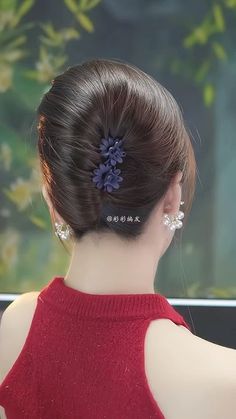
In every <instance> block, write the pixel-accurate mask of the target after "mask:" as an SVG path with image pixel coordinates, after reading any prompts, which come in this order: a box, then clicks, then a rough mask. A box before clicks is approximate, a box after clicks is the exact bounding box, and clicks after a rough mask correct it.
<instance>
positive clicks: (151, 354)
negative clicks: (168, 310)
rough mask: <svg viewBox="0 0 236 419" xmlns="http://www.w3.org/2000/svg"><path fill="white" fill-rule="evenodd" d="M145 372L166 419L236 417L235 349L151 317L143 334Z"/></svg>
mask: <svg viewBox="0 0 236 419" xmlns="http://www.w3.org/2000/svg"><path fill="white" fill-rule="evenodd" d="M145 372H146V376H147V380H148V383H149V387H150V390H151V392H152V394H153V396H154V399H155V400H156V401H157V403H158V405H159V407H160V409H161V410H162V412H163V414H164V415H165V417H166V419H179V418H181V419H189V418H190V417H191V419H199V418H201V419H222V418H223V417H225V418H226V417H227V418H232V419H233V418H235V417H236V413H235V412H236V350H234V349H231V348H227V347H224V346H221V345H217V344H215V343H212V342H209V341H207V340H205V339H202V338H200V337H197V336H196V335H194V334H192V333H191V332H190V331H189V330H188V329H187V328H185V327H184V326H178V325H176V324H175V323H173V322H172V321H171V320H168V319H158V320H153V321H152V322H151V323H150V325H149V327H148V330H147V333H146V337H145ZM170 401H171V402H170Z"/></svg>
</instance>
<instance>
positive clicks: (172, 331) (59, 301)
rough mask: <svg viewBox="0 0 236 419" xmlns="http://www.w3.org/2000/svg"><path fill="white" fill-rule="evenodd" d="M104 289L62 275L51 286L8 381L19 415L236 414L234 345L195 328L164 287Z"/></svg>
mask: <svg viewBox="0 0 236 419" xmlns="http://www.w3.org/2000/svg"><path fill="white" fill-rule="evenodd" d="M94 297H95V298H94ZM97 297H98V298H97ZM103 297H104V296H101V295H99V296H92V299H91V296H89V295H88V294H84V293H82V294H81V293H80V292H79V293H78V292H77V290H73V289H71V288H68V287H65V286H64V285H63V282H62V280H61V279H60V278H57V279H56V280H55V281H54V282H52V283H51V284H50V287H49V288H48V289H47V287H45V290H44V292H43V293H41V294H40V296H39V299H38V306H37V312H36V311H35V313H36V316H35V315H34V318H33V312H32V311H31V317H32V319H33V323H32V325H33V327H31V330H30V334H29V335H28V337H27V341H26V344H25V345H24V348H23V351H22V352H21V356H20V357H19V358H18V359H17V362H16V363H15V364H14V367H13V368H12V369H11V371H10V374H8V375H7V377H6V378H5V380H4V382H3V384H2V386H1V387H0V402H3V406H6V407H7V409H6V412H9V413H8V414H9V418H10V419H11V418H16V417H17V418H19V419H21V418H22V419H23V418H27V417H30V418H34V417H35V418H37V419H40V418H44V419H45V418H47V417H48V418H49V417H50V418H51V417H57V418H58V419H59V418H61V419H62V418H63V419H64V418H73V419H74V418H77V417H78V418H86V419H90V418H95V417H96V419H99V418H105V417H109V418H124V419H125V418H126V419H128V418H135V419H137V418H139V417H140V418H142V419H144V418H163V417H165V418H166V419H189V418H191V419H192V418H193V419H195V418H201V419H204V418H206V419H211V418H212V419H213V418H214V419H217V418H222V417H227V418H229V417H232V418H233V417H234V416H233V413H232V415H231V416H230V415H229V412H233V410H232V408H233V406H232V400H233V399H232V391H236V388H235V377H236V374H235V369H236V368H235V365H236V362H235V360H236V355H235V351H234V350H232V349H228V348H223V347H220V346H218V345H214V344H212V343H210V342H207V341H204V340H202V339H200V338H197V337H196V336H194V335H193V334H192V333H191V332H190V331H189V330H188V327H186V326H188V325H187V324H186V323H185V321H184V319H183V318H182V317H181V316H180V315H179V314H178V313H177V312H176V311H175V310H174V309H173V308H172V307H171V306H170V305H169V304H168V302H167V300H166V299H165V298H164V297H163V296H161V295H159V294H156V295H147V296H143V295H142V296H141V295H140V296H138V295H132V296H128V297H127V296H120V295H116V296H114V298H113V297H112V296H105V299H104V298H103ZM107 297H108V299H107ZM35 300H36V298H35ZM118 300H119V304H117V302H118ZM35 302H36V301H35ZM92 302H93V305H91V303H92ZM94 302H95V304H94ZM144 302H145V305H144V304H143V303H144ZM75 303H76V306H75ZM120 303H122V304H120ZM127 303H128V304H127ZM130 303H131V304H130ZM60 307H61V311H60ZM79 307H80V308H79ZM35 308H36V304H35ZM94 310H95V311H94ZM127 310H128V311H127ZM95 312H96V313H95ZM25 313H26V311H25ZM112 313H113V314H112ZM15 314H17V313H15ZM19 314H20V313H19ZM95 314H96V318H95V317H94V315H95ZM111 314H112V317H111V318H110V319H109V318H108V317H109V316H110V315H111ZM98 315H99V316H98ZM108 315H109V316H108ZM21 321H22V322H26V323H28V324H30V322H29V318H28V319H22V320H21ZM65 321H66V323H65ZM104 321H105V323H104ZM76 324H77V326H76ZM11 326H13V325H11ZM20 328H21V330H23V328H22V326H20ZM26 332H27V333H28V331H26ZM27 333H25V337H24V338H26V335H27ZM11 334H13V335H14V330H13V329H11V330H10V329H9V335H8V339H9V341H11V338H12V336H10V335H11ZM3 337H4V336H3ZM5 338H6V340H7V336H6V333H5ZM22 344H23V342H22ZM17 345H18V343H17V342H16V346H17ZM18 348H19V345H18ZM1 356H2V355H1ZM15 358H16V357H15ZM1 360H2V359H1ZM12 361H13V362H14V360H12ZM30 363H31V364H30ZM230 368H231V369H230ZM40 371H41V372H40ZM233 371H234V372H233ZM146 380H147V381H146ZM29 383H30V387H29ZM226 390H227V391H226ZM217 391H218V392H219V394H218V395H217V398H216V397H215V395H216V392H217ZM224 392H225V394H224ZM230 392H231V393H230ZM228 397H229V399H228V400H229V401H230V403H231V406H230V404H228V403H227V398H228ZM215 407H217V411H214V409H215ZM11 409H15V410H13V411H11ZM17 409H18V410H17ZM27 409H29V410H27ZM32 409H34V410H32ZM220 409H221V411H220ZM222 409H223V410H222ZM226 409H229V410H228V412H227V410H226ZM234 409H235V406H234ZM23 411H24V413H23ZM32 411H33V412H34V413H32ZM213 413H214V415H213ZM220 413H221V416H220ZM223 413H225V416H223ZM226 413H227V414H226ZM52 415H54V416H52ZM217 415H218V416H217Z"/></svg>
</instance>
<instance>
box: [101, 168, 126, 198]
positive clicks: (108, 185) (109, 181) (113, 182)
mask: <svg viewBox="0 0 236 419" xmlns="http://www.w3.org/2000/svg"><path fill="white" fill-rule="evenodd" d="M120 172H121V171H120V169H114V168H110V171H109V172H107V173H106V176H105V181H104V190H105V191H107V192H112V190H113V189H118V188H119V187H120V185H119V182H121V181H122V180H123V177H121V176H119V175H120Z"/></svg>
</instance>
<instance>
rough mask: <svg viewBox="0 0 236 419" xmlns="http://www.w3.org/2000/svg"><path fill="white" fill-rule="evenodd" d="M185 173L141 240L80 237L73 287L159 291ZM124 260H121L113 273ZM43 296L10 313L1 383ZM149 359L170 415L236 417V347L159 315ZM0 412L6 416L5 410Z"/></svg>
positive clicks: (3, 332)
mask: <svg viewBox="0 0 236 419" xmlns="http://www.w3.org/2000/svg"><path fill="white" fill-rule="evenodd" d="M181 177H182V174H181V172H179V173H177V174H176V176H175V178H173V181H172V183H171V185H170V187H169V188H168V191H167V192H166V194H165V196H164V197H163V198H162V200H161V201H160V202H159V204H158V205H157V207H156V208H155V210H154V211H153V213H152V216H151V218H150V220H149V223H148V225H147V226H146V230H145V232H144V234H143V235H142V237H140V238H139V239H138V240H137V241H135V242H133V243H131V242H130V243H129V244H127V243H125V241H123V240H121V239H119V238H117V237H116V236H115V235H114V234H106V235H104V234H103V235H100V236H99V235H95V234H89V235H87V236H86V237H85V238H83V239H82V240H80V242H79V243H76V242H74V243H73V251H72V256H71V261H70V265H69V268H68V271H67V274H66V276H65V277H64V278H65V282H66V284H67V285H68V286H70V287H72V288H75V289H78V290H80V291H83V292H86V293H91V294H116V293H118V294H122V293H124V294H132V293H135V294H136V293H154V278H155V274H156V270H157V266H158V262H159V260H160V258H161V256H162V255H163V254H164V253H165V251H166V250H167V248H168V247H169V245H170V243H171V241H172V238H173V236H174V232H172V231H170V230H169V229H168V228H167V227H166V226H165V225H164V224H163V222H162V220H163V214H164V213H168V214H177V213H178V210H179V209H180V202H181V184H180V181H181ZM42 192H43V196H44V198H45V200H46V202H47V204H48V208H49V211H50V215H51V218H52V221H53V223H54V222H55V221H57V222H59V223H61V222H64V220H63V219H62V218H61V217H60V216H59V214H57V212H56V211H55V209H54V208H53V207H52V205H51V202H50V200H49V198H48V195H47V193H46V190H45V188H44V187H43V190H42ZM181 210H182V207H181ZM117 259H118V260H119V261H121V262H122V263H119V264H117V267H116V270H114V260H117ZM91 260H92V261H93V263H92V264H91ZM111 272H112V281H111V275H110V273H111ZM127 279H128V280H127ZM37 296H38V292H30V293H26V294H22V295H20V296H19V297H17V299H16V300H14V302H13V303H12V304H10V305H9V306H8V308H7V309H6V310H5V311H4V314H3V316H2V321H1V327H0V382H2V380H3V378H4V377H5V376H6V374H7V372H8V371H9V370H10V369H11V367H12V365H13V364H14V362H15V360H16V359H17V357H18V355H19V354H20V352H21V350H22V348H23V344H24V342H25V339H26V337H27V334H28V332H29V328H30V324H31V321H32V318H33V314H34V311H35V308H36V304H37ZM144 359H145V373H146V378H147V382H148V384H149V388H150V390H151V392H152V394H153V397H154V399H155V400H156V401H157V403H158V405H159V407H160V408H161V410H162V413H163V414H164V416H165V419H200V418H201V419H222V418H227V419H233V418H236V351H235V350H233V349H230V348H226V347H223V346H221V345H216V344H214V343H212V342H209V341H207V340H204V339H201V338H199V337H198V336H196V335H194V334H192V333H191V332H190V331H189V330H188V329H186V328H185V327H183V326H178V325H176V324H175V323H173V322H172V321H170V320H169V319H156V320H153V321H151V322H150V325H149V327H148V329H147V332H146V336H145V341H144ZM170 401H171V402H170ZM0 417H1V418H2V419H6V416H5V413H4V409H3V408H0Z"/></svg>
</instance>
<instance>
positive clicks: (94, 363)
mask: <svg viewBox="0 0 236 419" xmlns="http://www.w3.org/2000/svg"><path fill="white" fill-rule="evenodd" d="M38 115H39V124H38V132H39V141H38V151H39V158H40V163H41V169H42V175H43V188H42V190H43V195H44V197H45V200H46V202H47V204H48V207H49V211H50V214H51V220H52V223H53V227H54V228H55V233H56V234H57V236H58V237H59V238H60V240H62V243H64V240H67V241H69V240H70V241H71V242H72V244H73V252H72V257H71V261H70V265H69V268H68V271H67V274H66V275H65V277H61V276H55V277H54V278H52V280H51V281H49V283H48V284H47V286H45V287H44V288H43V289H42V290H41V291H40V292H33V293H32V292H31V293H26V294H23V295H22V296H20V297H18V298H17V299H16V300H15V301H14V302H13V303H12V304H11V305H10V306H9V307H8V308H7V310H6V311H5V312H4V315H3V319H2V324H1V355H0V358H1V362H0V365H1V380H2V384H1V387H0V404H1V406H2V407H3V408H4V410H5V414H6V416H7V417H8V418H10V419H23V418H24V419H25V418H30V419H36V418H37V419H39V418H43V419H52V418H56V419H59V418H60V419H66V418H68V419H69V418H70V419H77V418H82V419H95V418H96V419H101V418H109V419H148V418H157V419H159V418H162V419H163V418H166V419H199V418H201V419H222V418H227V419H229V418H234V417H236V401H235V400H236V397H235V396H236V352H235V351H234V350H232V349H229V348H224V347H222V346H219V345H216V344H213V343H211V342H208V341H206V340H204V339H201V338H199V337H197V336H195V335H194V334H193V332H192V331H191V328H190V326H189V325H188V324H187V323H186V321H185V320H184V318H183V317H182V316H181V315H180V314H179V313H178V312H177V311H176V310H174V308H173V307H172V306H171V305H170V304H169V302H168V301H167V299H166V298H165V297H164V296H163V295H161V294H158V293H155V290H154V278H155V273H156V270H157V266H158V262H159V260H160V258H161V256H162V255H163V254H164V253H165V251H166V250H167V248H168V246H169V245H170V243H171V240H172V238H173V236H174V233H175V230H176V229H179V228H181V227H182V225H183V218H184V215H185V216H186V214H187V212H188V211H189V209H190V206H191V201H192V197H193V193H194V184H195V158H194V153H193V149H192V145H191V142H190V139H189V136H188V134H187V131H186V129H185V126H184V122H183V119H182V116H181V112H180V110H179V107H178V105H177V103H176V102H175V100H174V98H173V97H172V95H171V94H170V93H169V92H168V91H167V90H166V89H165V88H164V87H162V86H161V85H160V84H159V83H157V82H156V81H155V80H154V79H153V78H152V77H150V76H148V75H147V74H146V73H144V72H143V71H141V70H140V69H138V68H137V67H135V66H133V65H130V64H127V63H124V62H121V61H118V60H99V59H97V60H91V61H88V62H85V63H83V64H82V65H76V66H74V67H70V68H68V69H67V70H66V71H65V72H64V73H63V74H61V75H59V76H57V77H56V78H55V79H54V81H53V83H52V87H51V89H50V90H49V92H47V93H46V94H45V95H44V96H43V98H42V101H41V103H40V106H39V108H38ZM185 219H186V217H185Z"/></svg>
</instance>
